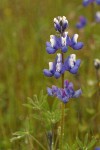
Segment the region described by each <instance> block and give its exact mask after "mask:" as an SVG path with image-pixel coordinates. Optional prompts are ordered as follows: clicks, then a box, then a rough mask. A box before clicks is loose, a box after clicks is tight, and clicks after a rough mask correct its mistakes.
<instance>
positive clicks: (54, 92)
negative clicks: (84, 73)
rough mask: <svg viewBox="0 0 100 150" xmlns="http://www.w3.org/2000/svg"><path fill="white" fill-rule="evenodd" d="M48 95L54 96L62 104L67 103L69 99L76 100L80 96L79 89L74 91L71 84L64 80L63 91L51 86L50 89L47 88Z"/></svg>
mask: <svg viewBox="0 0 100 150" xmlns="http://www.w3.org/2000/svg"><path fill="white" fill-rule="evenodd" d="M47 92H48V95H50V96H56V97H57V98H58V99H60V100H61V101H62V102H64V103H67V102H68V101H69V99H70V98H77V97H79V96H80V95H81V94H82V91H81V89H79V90H76V91H74V88H73V83H72V82H69V81H68V80H65V82H64V89H63V88H58V87H56V86H54V85H53V86H52V88H49V87H48V88H47Z"/></svg>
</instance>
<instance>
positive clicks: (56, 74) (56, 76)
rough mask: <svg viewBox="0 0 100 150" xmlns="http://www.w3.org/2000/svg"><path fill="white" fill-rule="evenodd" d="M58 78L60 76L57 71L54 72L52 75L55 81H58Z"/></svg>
mask: <svg viewBox="0 0 100 150" xmlns="http://www.w3.org/2000/svg"><path fill="white" fill-rule="evenodd" d="M60 76H61V74H60V73H59V72H58V71H56V72H55V73H54V77H55V78H56V79H58V78H59V77H60Z"/></svg>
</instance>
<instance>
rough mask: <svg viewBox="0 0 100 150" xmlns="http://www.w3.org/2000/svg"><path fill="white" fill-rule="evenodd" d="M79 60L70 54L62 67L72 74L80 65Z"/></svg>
mask: <svg viewBox="0 0 100 150" xmlns="http://www.w3.org/2000/svg"><path fill="white" fill-rule="evenodd" d="M80 63H81V60H80V59H78V60H76V55H75V54H71V55H70V56H69V57H68V58H67V59H66V60H65V62H64V67H65V70H66V71H69V72H70V73H72V74H76V73H77V71H78V68H79V66H80Z"/></svg>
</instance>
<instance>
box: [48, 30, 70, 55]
mask: <svg viewBox="0 0 100 150" xmlns="http://www.w3.org/2000/svg"><path fill="white" fill-rule="evenodd" d="M68 44H69V36H68V32H64V34H63V36H61V37H57V36H54V35H50V42H46V50H47V52H48V53H49V54H54V53H55V52H56V51H57V50H58V49H61V51H62V52H63V53H65V52H67V50H68Z"/></svg>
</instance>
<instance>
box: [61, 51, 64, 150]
mask: <svg viewBox="0 0 100 150" xmlns="http://www.w3.org/2000/svg"><path fill="white" fill-rule="evenodd" d="M62 63H64V54H63V53H62ZM62 88H64V74H62ZM61 111H62V114H61V137H60V150H62V149H63V136H64V112H65V104H64V103H63V102H62V104H61Z"/></svg>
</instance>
